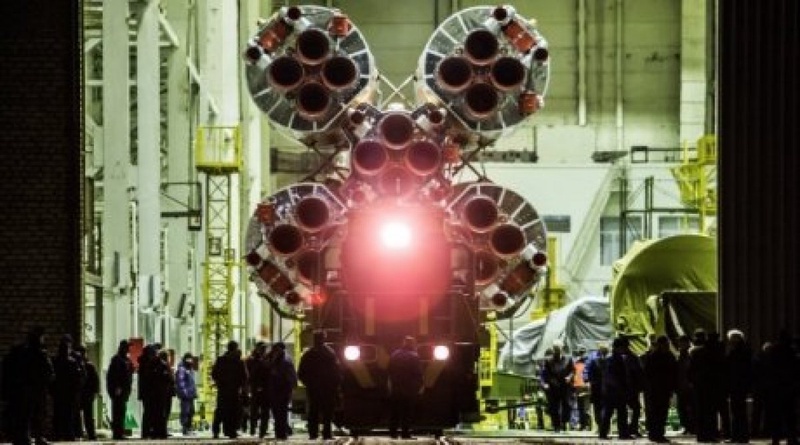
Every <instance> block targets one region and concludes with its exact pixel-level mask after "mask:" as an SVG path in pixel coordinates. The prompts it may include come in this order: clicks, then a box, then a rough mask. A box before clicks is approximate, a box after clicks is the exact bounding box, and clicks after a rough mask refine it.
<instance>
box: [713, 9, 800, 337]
mask: <svg viewBox="0 0 800 445" xmlns="http://www.w3.org/2000/svg"><path fill="white" fill-rule="evenodd" d="M719 7H720V10H721V14H720V26H719V29H720V36H721V40H720V96H719V97H720V104H719V105H720V110H719V128H720V131H719V134H720V138H719V146H720V153H721V154H720V165H719V167H720V174H719V177H720V184H721V191H720V226H719V228H720V234H719V240H720V287H721V292H722V298H721V311H720V312H721V314H720V315H721V321H722V326H723V328H726V329H727V328H731V327H740V328H742V329H744V331H745V332H749V333H750V334H751V337H752V341H753V343H754V344H760V343H761V342H763V341H765V340H771V339H775V338H776V337H777V335H778V333H779V332H780V331H781V330H783V329H785V330H787V331H788V332H789V333H790V334H794V335H800V286H799V285H798V284H800V274H799V273H798V264H800V207H798V204H797V203H798V202H800V181H798V179H797V178H798V173H800V152H799V151H798V147H800V126H798V122H800V110H799V109H798V108H799V107H800V88H798V79H800V70H799V69H798V63H797V61H798V60H800V34H798V32H797V30H798V28H800V3H798V2H797V1H795V0H781V1H772V2H726V1H720V2H719Z"/></svg>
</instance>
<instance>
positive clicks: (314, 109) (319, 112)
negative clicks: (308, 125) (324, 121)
mask: <svg viewBox="0 0 800 445" xmlns="http://www.w3.org/2000/svg"><path fill="white" fill-rule="evenodd" d="M331 104H332V100H331V96H330V92H329V91H328V90H327V88H325V87H324V86H323V85H322V84H320V83H318V82H308V83H306V84H304V85H303V86H301V87H300V88H299V89H298V90H297V113H298V114H300V115H301V116H303V117H304V118H306V119H308V120H310V121H314V120H318V119H320V118H322V117H323V116H325V114H327V111H328V110H329V109H330V107H331Z"/></svg>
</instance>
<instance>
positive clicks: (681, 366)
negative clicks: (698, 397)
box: [675, 334, 695, 434]
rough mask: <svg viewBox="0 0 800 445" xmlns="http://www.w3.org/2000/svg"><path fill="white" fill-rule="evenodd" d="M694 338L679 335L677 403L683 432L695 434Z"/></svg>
mask: <svg viewBox="0 0 800 445" xmlns="http://www.w3.org/2000/svg"><path fill="white" fill-rule="evenodd" d="M691 347H692V340H691V339H690V338H689V336H688V335H685V334H684V335H681V336H680V337H678V382H677V385H678V386H677V389H676V391H675V393H676V399H677V401H676V404H677V409H678V419H679V420H680V423H681V426H682V427H683V434H694V432H695V425H694V394H693V393H694V390H693V387H692V382H691V381H689V348H691Z"/></svg>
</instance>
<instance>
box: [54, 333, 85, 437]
mask: <svg viewBox="0 0 800 445" xmlns="http://www.w3.org/2000/svg"><path fill="white" fill-rule="evenodd" d="M53 369H54V370H55V380H53V384H52V386H51V390H50V394H51V395H52V399H53V436H54V437H55V438H56V439H57V440H60V441H73V440H75V439H77V438H78V431H77V430H76V429H75V426H76V425H75V419H76V418H77V417H78V414H79V406H80V393H81V386H83V382H84V380H85V379H86V371H85V370H84V369H83V367H82V366H81V363H80V362H78V360H77V359H76V358H75V355H74V354H73V351H72V337H71V336H70V335H69V334H66V335H64V336H63V337H61V341H59V343H58V353H57V354H56V356H55V357H53Z"/></svg>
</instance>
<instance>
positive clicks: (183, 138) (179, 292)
mask: <svg viewBox="0 0 800 445" xmlns="http://www.w3.org/2000/svg"><path fill="white" fill-rule="evenodd" d="M164 7H165V15H166V18H167V20H168V22H169V25H170V27H171V28H172V30H173V31H174V32H175V35H177V36H178V38H179V39H180V41H179V42H178V46H177V47H174V48H172V49H171V50H170V54H169V56H168V58H167V121H168V122H169V126H168V133H167V159H168V160H167V182H168V183H169V184H170V186H169V190H170V194H171V195H172V196H174V197H175V198H177V199H178V200H186V202H185V204H187V205H188V204H190V203H189V202H188V201H189V199H190V198H194V200H195V202H198V203H199V198H200V196H197V195H199V193H200V190H197V189H195V188H194V187H193V186H192V185H191V183H192V182H194V181H195V180H196V179H197V175H196V173H195V171H194V164H193V162H192V158H193V150H192V148H193V147H192V141H193V134H192V133H193V127H192V123H191V119H192V116H193V114H194V111H195V109H194V106H193V104H195V103H196V102H195V97H194V96H193V95H192V93H191V88H190V85H189V70H188V67H187V64H186V60H187V57H188V50H189V45H190V42H189V41H186V40H185V39H184V38H183V37H184V36H187V35H188V28H189V10H188V9H187V7H186V5H185V4H181V3H180V2H166V3H165V5H164ZM192 194H195V195H194V196H192ZM176 210H188V209H186V208H183V207H181V206H178V207H176ZM188 227H189V220H188V218H170V219H168V220H167V228H168V231H169V238H168V242H167V264H166V267H167V269H168V270H169V279H168V281H167V282H166V283H165V285H166V287H167V292H169V295H170V299H169V308H168V309H169V313H170V314H172V315H173V316H175V317H182V316H185V315H186V314H185V313H183V314H182V313H180V312H179V311H180V310H181V300H184V301H183V310H184V312H186V311H188V309H189V306H190V305H191V304H195V305H196V306H199V304H200V303H199V301H197V300H196V298H198V297H199V289H198V288H197V287H195V284H194V283H195V282H194V273H195V272H196V270H197V268H196V267H195V265H194V264H192V263H191V262H190V257H191V249H192V248H193V247H194V244H195V238H196V237H195V236H194V232H189V229H188ZM184 295H185V297H184ZM173 326H175V328H174V329H173V335H175V337H176V338H173V339H172V340H173V341H174V344H173V346H174V347H175V348H176V349H177V350H178V351H179V352H181V353H183V352H187V351H191V352H193V353H199V352H200V350H199V348H198V345H197V343H196V341H195V340H194V333H195V331H194V329H192V328H193V320H192V319H189V318H187V319H186V321H185V322H182V321H179V320H176V322H175V323H173Z"/></svg>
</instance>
